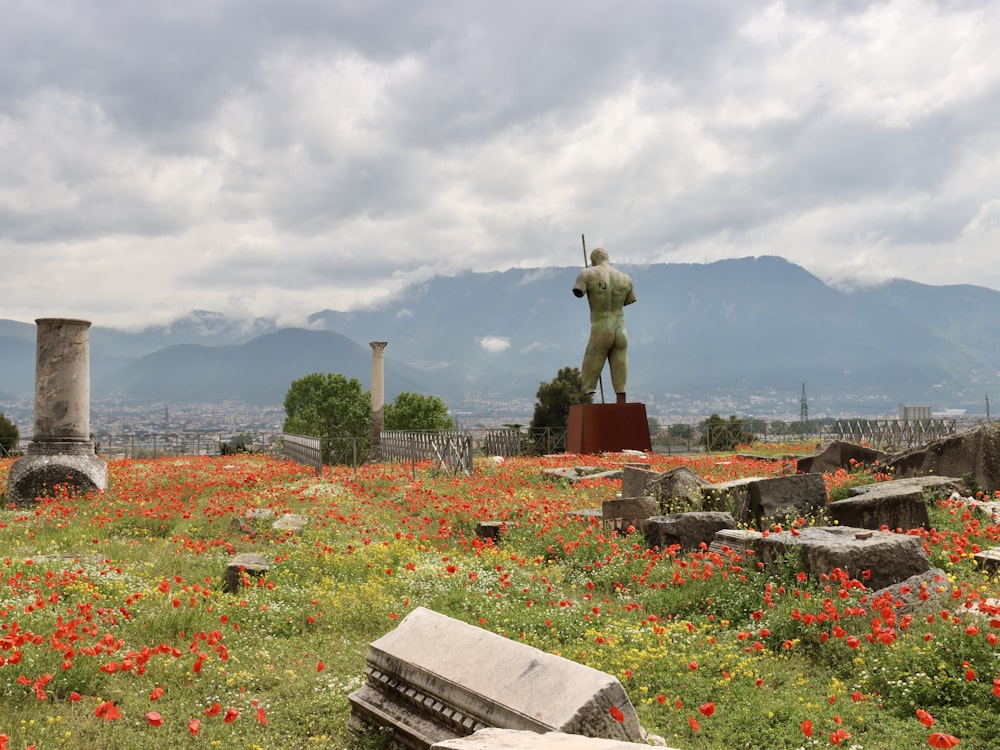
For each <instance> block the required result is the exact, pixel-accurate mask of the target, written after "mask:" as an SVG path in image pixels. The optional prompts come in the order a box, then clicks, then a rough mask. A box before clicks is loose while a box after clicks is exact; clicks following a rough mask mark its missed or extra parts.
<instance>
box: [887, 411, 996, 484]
mask: <svg viewBox="0 0 1000 750" xmlns="http://www.w3.org/2000/svg"><path fill="white" fill-rule="evenodd" d="M886 465H887V466H888V467H889V469H890V470H891V471H892V472H893V475H894V476H895V477H896V478H897V479H901V478H904V477H917V476H921V477H922V476H929V475H936V476H939V477H959V478H961V479H965V480H966V482H967V483H968V484H969V485H970V489H972V490H982V491H983V492H986V493H993V492H995V491H996V490H1000V423H996V422H993V423H991V424H986V425H982V426H980V427H977V428H976V429H974V430H969V431H967V432H960V433H958V434H957V435H949V436H948V437H946V438H941V439H940V440H935V441H933V442H930V443H928V444H927V445H925V446H922V447H920V448H914V449H913V450H909V451H905V452H904V453H900V454H898V455H896V456H892V457H891V458H890V459H889V460H888V461H887V464H886Z"/></svg>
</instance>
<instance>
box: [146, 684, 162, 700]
mask: <svg viewBox="0 0 1000 750" xmlns="http://www.w3.org/2000/svg"><path fill="white" fill-rule="evenodd" d="M165 692H166V691H165V690H164V689H163V688H162V687H159V686H157V687H155V688H153V691H152V692H151V693H150V694H149V700H151V701H155V700H156V699H157V698H159V697H160V696H162V695H163V694H164V693H165Z"/></svg>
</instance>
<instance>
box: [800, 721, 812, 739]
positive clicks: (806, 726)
mask: <svg viewBox="0 0 1000 750" xmlns="http://www.w3.org/2000/svg"><path fill="white" fill-rule="evenodd" d="M799 728H800V729H801V730H802V734H804V735H805V736H806V737H812V736H813V723H812V722H811V721H809V719H806V720H805V721H803V722H802V723H801V724H799Z"/></svg>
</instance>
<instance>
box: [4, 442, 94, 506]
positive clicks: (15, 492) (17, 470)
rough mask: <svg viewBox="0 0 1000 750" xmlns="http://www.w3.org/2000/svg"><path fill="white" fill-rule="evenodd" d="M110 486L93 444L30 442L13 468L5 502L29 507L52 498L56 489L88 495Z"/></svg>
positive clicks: (9, 476) (8, 481)
mask: <svg viewBox="0 0 1000 750" xmlns="http://www.w3.org/2000/svg"><path fill="white" fill-rule="evenodd" d="M60 449H62V450H60ZM107 484H108V465H107V464H106V463H105V462H104V461H102V460H101V459H99V458H98V457H97V455H96V454H95V453H94V444H93V443H91V442H86V443H83V442H41V443H35V442H31V443H29V444H28V450H27V453H26V455H24V456H22V457H21V458H19V459H17V460H16V461H15V462H14V463H13V464H12V465H11V467H10V474H9V475H8V477H7V498H6V502H7V503H14V504H16V505H30V504H31V503H33V502H35V501H37V500H38V499H39V498H44V497H49V496H51V495H52V491H53V488H54V487H55V486H56V485H68V486H69V487H71V488H72V490H73V492H76V493H85V492H92V491H94V490H97V491H101V492H103V491H104V490H105V489H106V488H107Z"/></svg>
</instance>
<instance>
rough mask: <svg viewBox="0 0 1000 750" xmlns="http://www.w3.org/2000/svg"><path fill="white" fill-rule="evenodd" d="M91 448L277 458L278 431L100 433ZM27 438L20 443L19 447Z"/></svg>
mask: <svg viewBox="0 0 1000 750" xmlns="http://www.w3.org/2000/svg"><path fill="white" fill-rule="evenodd" d="M92 439H93V441H94V449H95V450H96V451H97V452H98V453H99V454H100V455H101V456H104V457H105V458H156V457H157V456H218V455H222V454H225V453H235V452H238V451H239V450H241V449H246V450H251V451H253V452H254V453H269V454H272V455H276V454H278V453H280V452H281V433H280V432H238V433H231V432H221V431H189V432H168V433H158V434H154V433H119V434H112V433H101V434H94V435H93V438H92ZM28 442H30V438H28V439H24V440H22V441H21V446H22V448H24V447H26V446H27V443H28Z"/></svg>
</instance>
